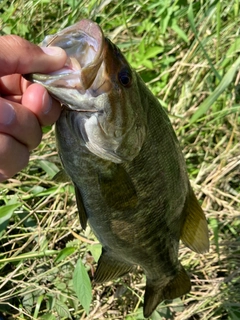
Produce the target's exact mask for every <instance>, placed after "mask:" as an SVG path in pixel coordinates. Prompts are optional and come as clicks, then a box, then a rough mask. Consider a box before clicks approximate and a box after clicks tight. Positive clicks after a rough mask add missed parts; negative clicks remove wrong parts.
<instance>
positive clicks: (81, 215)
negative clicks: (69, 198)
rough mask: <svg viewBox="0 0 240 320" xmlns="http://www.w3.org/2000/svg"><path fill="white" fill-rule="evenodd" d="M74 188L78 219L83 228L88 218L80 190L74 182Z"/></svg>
mask: <svg viewBox="0 0 240 320" xmlns="http://www.w3.org/2000/svg"><path fill="white" fill-rule="evenodd" d="M74 188H75V194H76V200H77V207H78V214H79V220H80V223H81V226H82V228H83V229H84V230H85V229H86V227H87V220H88V218H87V213H86V210H85V207H84V204H83V199H82V195H81V192H80V190H79V188H78V186H77V185H76V184H74Z"/></svg>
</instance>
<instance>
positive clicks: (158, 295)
mask: <svg viewBox="0 0 240 320" xmlns="http://www.w3.org/2000/svg"><path fill="white" fill-rule="evenodd" d="M190 290H191V282H190V279H189V277H188V275H187V273H186V271H185V270H184V268H183V267H182V266H181V269H180V270H179V272H178V274H177V275H176V277H175V278H173V279H172V280H171V281H170V282H169V283H168V284H167V286H166V287H164V288H162V287H161V284H159V283H157V281H152V280H148V279H147V284H146V289H145V295H144V307H143V315H144V317H145V318H148V317H150V316H151V314H152V313H153V311H154V310H155V309H156V307H157V306H158V304H159V303H160V302H162V301H163V300H171V299H175V298H177V297H180V296H182V295H183V294H186V293H188V292H189V291H190Z"/></svg>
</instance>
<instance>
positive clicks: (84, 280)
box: [73, 259, 92, 314]
mask: <svg viewBox="0 0 240 320" xmlns="http://www.w3.org/2000/svg"><path fill="white" fill-rule="evenodd" d="M73 289H74V291H75V292H76V295H77V297H78V299H79V301H80V303H81V304H82V306H83V308H84V310H85V311H86V313H87V314H88V313H89V309H90V304H91V301H92V287H91V282H90V279H89V276H88V273H87V271H86V269H85V267H84V265H83V263H82V260H81V259H78V262H77V265H76V268H75V270H74V274H73Z"/></svg>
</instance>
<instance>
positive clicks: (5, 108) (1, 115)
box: [0, 100, 15, 125]
mask: <svg viewBox="0 0 240 320" xmlns="http://www.w3.org/2000/svg"><path fill="white" fill-rule="evenodd" d="M14 118H15V110H14V108H13V106H12V105H11V104H10V103H9V102H7V101H5V100H1V101H0V124H3V125H9V124H10V123H11V122H12V121H13V119H14Z"/></svg>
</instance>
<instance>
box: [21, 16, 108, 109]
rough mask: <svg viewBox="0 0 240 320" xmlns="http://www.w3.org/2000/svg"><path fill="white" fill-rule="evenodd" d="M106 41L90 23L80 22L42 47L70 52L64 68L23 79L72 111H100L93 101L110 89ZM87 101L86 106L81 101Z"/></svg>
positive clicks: (96, 26)
mask: <svg viewBox="0 0 240 320" xmlns="http://www.w3.org/2000/svg"><path fill="white" fill-rule="evenodd" d="M104 44H105V38H104V35H103V32H102V30H101V28H100V27H99V26H98V25H97V24H96V23H94V22H92V21H91V20H87V19H84V20H81V21H79V22H78V23H76V24H74V25H73V26H71V27H68V28H66V29H64V30H62V31H60V32H58V33H56V34H55V35H50V36H47V37H46V38H45V39H44V40H43V42H42V43H41V46H42V47H49V46H58V47H61V48H62V49H64V50H65V51H66V53H67V56H68V58H67V62H66V64H65V66H64V67H63V68H62V69H59V70H57V71H55V72H52V73H50V74H40V73H34V74H27V75H24V77H25V78H26V79H27V80H29V81H31V82H35V83H40V84H42V85H43V86H44V87H45V88H46V89H47V90H48V91H49V92H50V93H51V94H52V95H53V96H54V97H55V98H56V99H58V100H59V101H60V102H61V103H62V104H64V105H65V106H66V107H68V108H69V109H72V110H76V111H90V112H91V111H92V112H94V111H97V110H96V108H95V107H94V103H91V99H92V98H94V97H96V96H99V95H100V94H102V93H105V92H108V91H109V90H110V85H109V81H108V80H107V78H106V77H105V76H104V74H105V66H104V47H105V46H104ZM83 99H84V100H87V101H88V103H86V104H85V105H84V107H83V103H82V101H83Z"/></svg>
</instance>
